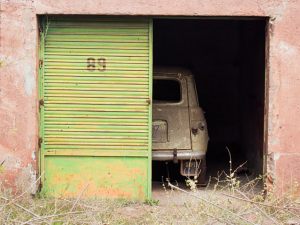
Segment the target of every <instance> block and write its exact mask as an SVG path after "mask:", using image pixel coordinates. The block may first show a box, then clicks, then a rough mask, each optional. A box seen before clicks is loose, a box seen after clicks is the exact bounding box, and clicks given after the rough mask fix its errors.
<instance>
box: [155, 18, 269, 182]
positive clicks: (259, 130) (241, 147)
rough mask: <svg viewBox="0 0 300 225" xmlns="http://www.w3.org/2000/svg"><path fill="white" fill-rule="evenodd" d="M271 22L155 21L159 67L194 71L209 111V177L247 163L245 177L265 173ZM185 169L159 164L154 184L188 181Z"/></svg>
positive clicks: (242, 172)
mask: <svg viewBox="0 0 300 225" xmlns="http://www.w3.org/2000/svg"><path fill="white" fill-rule="evenodd" d="M265 27H266V19H265V18H255V19H254V18H232V17H231V18H214V19H207V18H200V19H190V18H188V19H169V18H168V19H155V20H154V22H153V60H154V67H155V66H172V67H173V66H176V67H184V68H188V69H190V70H191V71H192V73H193V74H194V76H195V80H196V86H197V91H198V99H199V104H200V106H201V107H202V108H203V110H204V111H205V117H206V120H207V124H208V132H209V137H210V140H209V144H208V152H207V176H208V177H209V176H212V177H214V176H217V172H218V171H219V172H221V171H225V172H227V173H228V171H229V154H228V151H227V150H226V147H228V149H229V150H230V152H231V155H232V165H233V168H236V167H237V166H239V165H241V164H243V163H245V165H244V166H243V168H242V169H240V173H239V175H243V174H244V175H245V174H246V175H247V176H253V177H255V176H258V175H259V174H262V173H263V165H264V162H263V159H264V157H263V155H264V101H265V80H266V79H265ZM178 175H179V165H174V164H173V163H172V162H169V163H168V166H166V165H165V163H163V162H153V180H154V181H161V180H162V177H164V178H166V177H168V176H170V178H171V180H178V179H179V180H180V179H181V180H183V178H182V177H181V178H180V176H178Z"/></svg>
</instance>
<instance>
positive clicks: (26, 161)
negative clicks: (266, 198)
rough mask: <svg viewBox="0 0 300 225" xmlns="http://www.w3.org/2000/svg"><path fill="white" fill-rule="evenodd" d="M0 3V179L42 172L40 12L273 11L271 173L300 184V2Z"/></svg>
mask: <svg viewBox="0 0 300 225" xmlns="http://www.w3.org/2000/svg"><path fill="white" fill-rule="evenodd" d="M0 2H1V6H0V7H1V9H0V13H1V14H0V32H1V33H0V45H1V46H0V164H2V166H1V170H0V171H1V172H0V183H2V184H5V185H6V186H10V187H18V188H19V189H22V188H24V187H27V188H28V187H29V184H33V183H34V180H35V179H36V178H37V176H38V175H37V174H38V171H37V169H38V167H37V155H38V154H37V151H38V146H37V142H38V117H37V115H38V104H37V102H38V98H37V96H38V95H37V93H38V86H37V76H38V74H37V61H38V53H37V48H38V35H37V15H38V14H97V15H150V16H151V15H174V16H177V15H183V16H268V17H271V20H270V23H271V24H270V29H269V45H270V46H269V52H268V59H267V60H268V71H269V87H268V88H267V93H268V101H267V106H268V109H267V113H268V120H267V139H266V140H267V151H268V157H267V158H268V165H267V168H268V171H267V172H268V174H269V180H271V181H272V182H273V183H274V184H275V187H277V188H279V190H281V189H282V187H286V185H290V184H291V183H292V181H293V180H295V181H298V182H300V173H299V171H300V98H299V96H300V63H299V62H300V38H299V37H300V17H299V15H300V1H299V0H290V1H289V0H257V1H253V0H201V1H199V0H85V1H83V0H72V1H68V0H60V1H57V0H0ZM34 190H35V188H34V185H33V188H32V192H34Z"/></svg>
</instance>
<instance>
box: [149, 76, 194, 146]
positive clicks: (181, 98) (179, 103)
mask: <svg viewBox="0 0 300 225" xmlns="http://www.w3.org/2000/svg"><path fill="white" fill-rule="evenodd" d="M152 146H153V147H152V149H153V150H175V149H178V150H184V149H191V139H190V128H189V111H188V99H187V81H186V79H185V78H184V77H182V76H178V75H175V74H173V75H172V76H170V75H167V76H164V75H159V76H157V75H155V74H154V80H153V124H152Z"/></svg>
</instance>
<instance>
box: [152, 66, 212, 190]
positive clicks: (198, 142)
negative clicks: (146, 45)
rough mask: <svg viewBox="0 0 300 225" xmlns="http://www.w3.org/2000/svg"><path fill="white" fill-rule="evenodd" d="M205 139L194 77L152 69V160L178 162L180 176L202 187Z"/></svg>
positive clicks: (178, 70)
mask: <svg viewBox="0 0 300 225" xmlns="http://www.w3.org/2000/svg"><path fill="white" fill-rule="evenodd" d="M208 139H209V138H208V131H207V124H206V120H205V117H204V112H203V110H202V109H201V107H200V106H199V102H198V96H197V90H196V84H195V80H194V77H193V74H192V73H191V72H190V71H189V70H187V69H183V68H167V67H165V68H154V73H153V125H152V160H157V161H173V162H175V163H178V162H179V163H180V164H181V165H180V173H181V175H183V176H188V177H193V178H195V179H197V181H198V183H199V184H205V175H206V151H207V144H208Z"/></svg>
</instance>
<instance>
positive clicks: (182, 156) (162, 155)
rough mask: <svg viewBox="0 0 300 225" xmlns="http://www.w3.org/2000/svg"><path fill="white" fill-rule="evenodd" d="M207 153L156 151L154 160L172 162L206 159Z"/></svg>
mask: <svg viewBox="0 0 300 225" xmlns="http://www.w3.org/2000/svg"><path fill="white" fill-rule="evenodd" d="M204 158H205V153H203V152H200V151H193V150H174V151H169V150H166V151H156V150H152V160H154V161H170V160H190V159H204Z"/></svg>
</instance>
